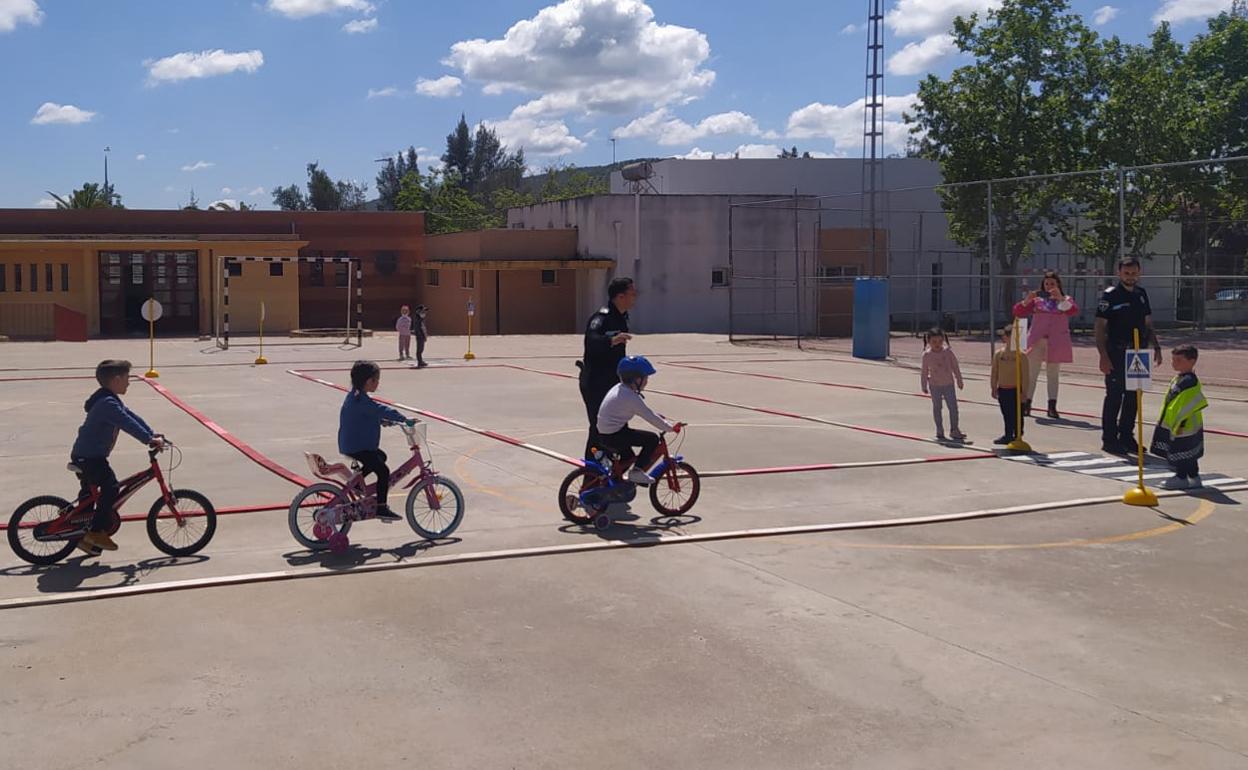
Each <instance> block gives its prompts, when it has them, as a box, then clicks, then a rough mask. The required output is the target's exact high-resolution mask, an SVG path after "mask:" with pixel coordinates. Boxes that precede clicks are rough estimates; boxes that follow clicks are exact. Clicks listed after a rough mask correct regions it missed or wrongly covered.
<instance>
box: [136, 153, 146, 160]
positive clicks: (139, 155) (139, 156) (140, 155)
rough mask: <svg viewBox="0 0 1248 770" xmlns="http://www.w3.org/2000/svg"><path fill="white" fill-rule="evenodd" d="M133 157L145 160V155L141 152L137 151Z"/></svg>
mask: <svg viewBox="0 0 1248 770" xmlns="http://www.w3.org/2000/svg"><path fill="white" fill-rule="evenodd" d="M134 159H135V160H147V156H146V155H144V154H143V153H139V154H138V155H135V156H134Z"/></svg>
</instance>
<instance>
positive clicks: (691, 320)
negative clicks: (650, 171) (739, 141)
mask: <svg viewBox="0 0 1248 770" xmlns="http://www.w3.org/2000/svg"><path fill="white" fill-rule="evenodd" d="M752 200H753V201H757V200H761V199H760V198H757V197H750V196H737V197H730V196H724V195H643V196H640V199H635V198H634V196H631V195H595V196H588V197H584V198H576V199H574V200H568V201H558V202H553V203H543V204H537V205H534V206H525V207H521V208H516V209H512V210H511V211H510V212H508V225H509V226H511V227H513V228H519V227H523V228H526V229H538V230H540V229H543V228H561V227H574V228H576V230H577V233H578V238H577V253H578V254H579V255H580V256H582V257H589V256H594V257H608V258H612V259H614V260H615V261H616V268H615V271H614V274H615V275H623V276H631V277H632V278H633V279H634V280H636V281H637V285H638V289H639V291H640V292H641V297H640V299H639V300H638V303H637V305H636V307H635V308H634V310H633V311H632V313H631V316H632V326H633V328H634V329H636V330H637V331H638V332H642V333H645V332H650V333H657V332H711V333H724V332H726V331H727V330H728V320H729V319H728V316H729V313H728V290H727V288H723V287H713V286H712V285H711V271H712V270H713V269H716V268H727V266H728V241H729V235H728V233H729V221H728V220H729V204H730V203H744V202H747V201H752ZM799 200H800V199H799ZM785 205H788V203H787V202H786V204H785ZM635 207H639V213H640V219H638V217H637V214H636V213H635ZM732 216H733V220H734V221H733V228H732V229H733V233H734V237H735V238H736V240H735V241H734V244H733V246H734V251H736V252H738V253H737V254H736V258H737V259H738V260H740V261H741V262H742V268H741V269H739V270H738V274H740V275H747V276H751V277H757V278H759V279H760V280H756V281H753V283H752V284H751V290H750V291H749V292H747V293H742V292H738V294H737V299H738V300H739V301H740V302H741V303H742V306H741V307H739V308H734V313H733V316H734V319H745V318H748V319H750V320H749V323H748V324H747V326H746V327H745V328H746V329H748V331H745V332H744V333H755V332H756V331H757V333H760V334H762V333H765V334H771V333H773V331H772V330H773V328H778V327H779V326H785V327H786V328H791V327H793V325H794V324H796V323H798V318H799V309H800V317H801V318H802V323H803V324H806V325H807V326H808V327H813V324H814V306H815V303H814V295H813V288H812V289H811V293H810V294H809V296H804V297H799V296H798V293H797V289H796V287H795V285H794V281H793V276H794V273H795V271H800V270H806V271H811V270H813V266H812V264H810V263H811V260H812V259H813V253H814V249H813V243H814V242H815V237H816V236H815V231H814V228H815V224H816V220H815V219H813V218H812V217H810V216H808V215H807V213H805V212H801V213H799V214H798V216H797V226H796V230H797V232H796V236H797V239H798V249H799V251H800V255H799V256H795V254H794V237H795V232H794V231H795V226H794V215H793V212H792V211H789V212H787V213H784V214H777V213H776V212H774V211H763V210H761V209H744V208H736V209H734V210H733V214H732ZM638 222H640V242H639V241H638V235H639V234H638V227H637V224H638ZM776 244H784V245H783V246H782V247H780V248H779V249H777V247H776ZM639 245H640V248H638V247H639ZM763 251H765V252H766V254H765V259H764V258H763V257H762V256H759V255H760V253H761V252H763ZM777 251H779V252H782V253H784V254H785V255H786V256H785V258H784V259H782V260H774V261H776V262H777V263H778V264H779V266H778V267H777V268H776V269H775V270H772V271H771V272H769V273H768V274H767V275H766V276H761V275H757V276H756V274H755V273H754V272H752V271H753V270H754V269H755V265H761V264H762V262H764V261H765V262H766V263H767V264H769V265H770V264H771V262H772V261H773V255H774V253H776V252H777ZM760 269H761V268H760ZM607 272H609V271H603V273H604V275H601V276H589V277H588V279H587V280H585V281H584V282H583V289H582V291H581V293H580V296H579V297H578V300H577V317H578V318H580V319H582V320H581V323H584V320H583V319H584V318H585V317H588V315H589V313H591V312H592V311H593V310H596V309H597V308H599V307H601V306H602V305H604V304H605V303H606V284H607V282H608V281H609V279H610V278H611V277H612V276H611V275H606V274H605V273H607ZM738 286H741V284H738ZM743 323H745V322H744V321H743Z"/></svg>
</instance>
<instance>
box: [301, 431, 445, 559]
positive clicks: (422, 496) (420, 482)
mask: <svg viewBox="0 0 1248 770" xmlns="http://www.w3.org/2000/svg"><path fill="white" fill-rule="evenodd" d="M399 427H400V428H402V430H403V434H404V435H405V436H407V445H408V446H409V447H410V448H411V450H412V456H411V457H409V458H408V459H407V461H406V462H404V463H403V464H402V465H400V466H399V467H398V468H395V469H394V471H392V472H391V474H390V484H391V486H392V487H395V488H397V487H398V486H399V485H400V484H401V483H402V481H403V479H405V478H406V477H407V476H408V475H409V474H410V473H411V472H412V471H413V470H415V471H417V473H416V476H415V477H414V478H413V479H412V480H411V481H409V482H408V483H407V484H406V485H405V486H404V487H403V488H404V489H409V488H410V489H411V492H409V493H408V495H407V523H408V524H409V525H411V528H412V529H413V530H415V532H416V534H418V535H420V536H421V537H423V538H425V539H426V540H440V539H441V538H444V537H449V536H450V535H451V533H452V532H454V531H455V529H456V528H457V527H459V523H460V522H461V521H463V518H464V495H463V493H462V492H460V491H459V487H458V486H456V485H455V482H453V481H451V480H450V479H447V478H444V477H442V476H439V475H438V473H437V471H435V470H434V469H433V462H432V461H431V460H429V459H428V454H429V453H428V451H425V452H423V453H422V452H421V445H422V444H424V443H426V438H425V424H424V423H416V425H414V426H409V425H405V424H400V425H399ZM418 434H419V438H418ZM304 456H305V457H306V458H307V460H308V467H309V468H311V470H312V474H313V475H314V476H316V477H317V478H319V479H324V481H323V482H321V483H317V484H312V485H310V486H307V487H304V488H303V489H302V490H301V491H300V492H299V494H297V495H295V499H294V500H292V501H291V503H290V516H289V522H290V534H292V535H294V537H295V540H297V541H299V544H300V545H302V546H304V547H306V548H310V549H312V550H314V551H315V550H324V549H326V548H328V549H330V550H332V551H334V552H335V553H341V552H342V551H345V550H346V549H347V546H349V545H350V541H349V540H348V539H347V532H349V531H350V529H351V524H352V523H354V522H357V521H363V520H364V519H372V518H375V517H376V516H377V492H376V485H374V484H368V485H365V484H364V475H363V474H362V473H360V465H359V463H356V462H352V463H351V467H350V468H348V467H347V466H346V465H344V464H342V463H333V464H330V463H327V462H325V458H323V457H321V456H320V455H319V454H316V453H314V452H305V453H304Z"/></svg>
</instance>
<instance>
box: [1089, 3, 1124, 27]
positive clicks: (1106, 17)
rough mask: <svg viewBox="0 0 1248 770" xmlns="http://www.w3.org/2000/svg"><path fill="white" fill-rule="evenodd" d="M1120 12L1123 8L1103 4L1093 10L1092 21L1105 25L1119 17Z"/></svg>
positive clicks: (1097, 24)
mask: <svg viewBox="0 0 1248 770" xmlns="http://www.w3.org/2000/svg"><path fill="white" fill-rule="evenodd" d="M1119 13H1122V9H1121V8H1115V7H1114V6H1112V5H1102V6H1101V7H1100V8H1097V9H1096V10H1095V11H1093V12H1092V23H1093V24H1095V25H1096V26H1098V27H1103V26H1105V25H1106V24H1108V23H1110V22H1111V21H1113V20H1114V19H1115V18H1117V16H1118V14H1119Z"/></svg>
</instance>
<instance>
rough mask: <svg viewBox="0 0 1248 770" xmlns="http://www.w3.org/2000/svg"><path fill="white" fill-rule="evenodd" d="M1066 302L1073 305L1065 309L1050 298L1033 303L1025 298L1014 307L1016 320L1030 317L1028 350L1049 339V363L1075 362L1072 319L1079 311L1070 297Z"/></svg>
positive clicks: (1047, 360) (1047, 361) (1037, 298)
mask: <svg viewBox="0 0 1248 770" xmlns="http://www.w3.org/2000/svg"><path fill="white" fill-rule="evenodd" d="M1064 302H1069V303H1070V306H1069V307H1067V308H1066V309H1065V310H1063V309H1061V308H1060V307H1058V303H1057V302H1055V301H1054V300H1052V299H1050V298H1047V297H1045V298H1041V297H1036V299H1035V302H1034V303H1033V302H1032V301H1030V300H1026V299H1024V300H1023V301H1022V302H1019V303H1018V304H1016V305H1015V306H1014V316H1015V317H1016V318H1030V319H1031V324H1030V327H1029V328H1030V331H1028V333H1027V347H1028V348H1032V347H1035V346H1036V344H1037V343H1038V342H1040V340H1048V344H1049V348H1048V353H1047V354H1046V355H1045V363H1050V364H1068V363H1070V362H1071V361H1074V360H1075V351H1074V346H1073V345H1072V344H1071V341H1070V317H1071V316H1072V315H1075V314H1077V313H1078V312H1079V306H1078V305H1076V304H1075V301H1074V299H1072V298H1070V297H1066V298H1065V299H1064Z"/></svg>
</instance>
